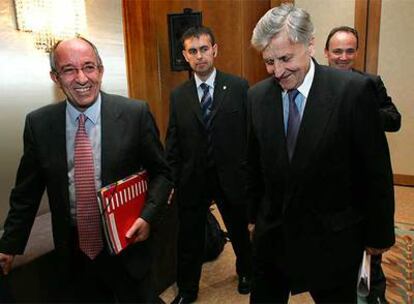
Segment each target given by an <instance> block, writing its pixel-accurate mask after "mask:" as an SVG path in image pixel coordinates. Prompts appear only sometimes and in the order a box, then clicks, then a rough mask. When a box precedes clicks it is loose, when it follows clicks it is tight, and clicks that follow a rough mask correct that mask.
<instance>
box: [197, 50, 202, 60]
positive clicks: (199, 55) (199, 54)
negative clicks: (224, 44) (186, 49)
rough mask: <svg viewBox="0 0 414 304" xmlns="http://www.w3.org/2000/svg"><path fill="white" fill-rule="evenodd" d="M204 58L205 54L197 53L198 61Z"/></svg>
mask: <svg viewBox="0 0 414 304" xmlns="http://www.w3.org/2000/svg"><path fill="white" fill-rule="evenodd" d="M202 57H203V54H202V53H201V51H198V52H197V53H196V58H197V59H201V58H202Z"/></svg>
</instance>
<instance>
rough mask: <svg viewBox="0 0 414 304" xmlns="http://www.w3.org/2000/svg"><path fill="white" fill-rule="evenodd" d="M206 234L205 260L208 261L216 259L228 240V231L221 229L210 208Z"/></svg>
mask: <svg viewBox="0 0 414 304" xmlns="http://www.w3.org/2000/svg"><path fill="white" fill-rule="evenodd" d="M205 234H206V239H205V244H204V257H203V261H204V262H208V261H212V260H215V259H216V258H217V257H218V256H219V255H220V253H221V252H222V251H223V249H224V245H225V244H226V242H227V233H226V232H224V231H223V230H222V229H221V227H220V224H219V222H218V221H217V219H216V217H215V216H214V215H213V214H212V213H211V211H210V210H209V211H208V212H207V221H206V232H205Z"/></svg>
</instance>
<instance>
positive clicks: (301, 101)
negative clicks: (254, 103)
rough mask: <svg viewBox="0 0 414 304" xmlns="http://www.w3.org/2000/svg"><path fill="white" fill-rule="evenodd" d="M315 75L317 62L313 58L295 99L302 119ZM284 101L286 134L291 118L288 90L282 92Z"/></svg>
mask: <svg viewBox="0 0 414 304" xmlns="http://www.w3.org/2000/svg"><path fill="white" fill-rule="evenodd" d="M314 76H315V64H314V63H313V61H312V60H310V65H309V71H308V72H307V73H306V75H305V78H304V79H303V82H302V84H301V85H300V86H299V87H298V88H297V90H298V91H299V94H298V96H297V97H296V99H295V103H296V106H297V107H298V111H299V114H300V119H301V121H302V117H303V112H304V111H305V106H306V101H307V99H308V95H309V91H310V89H311V86H312V82H313V77H314ZM282 102H283V123H284V126H285V135H286V134H287V124H288V120H289V96H288V93H287V91H283V92H282Z"/></svg>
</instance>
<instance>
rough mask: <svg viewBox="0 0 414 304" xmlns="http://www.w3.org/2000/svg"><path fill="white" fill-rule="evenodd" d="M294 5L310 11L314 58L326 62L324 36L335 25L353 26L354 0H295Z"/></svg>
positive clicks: (322, 62)
mask: <svg viewBox="0 0 414 304" xmlns="http://www.w3.org/2000/svg"><path fill="white" fill-rule="evenodd" d="M295 6H297V7H300V8H303V9H304V10H306V11H307V12H309V13H310V15H311V20H312V22H313V25H314V27H315V39H316V42H315V43H316V48H315V51H316V52H315V58H316V60H317V61H318V62H319V63H320V64H327V61H326V58H325V56H324V54H323V49H324V47H325V40H326V37H327V36H328V33H329V32H330V30H331V29H332V28H334V27H336V26H340V25H348V26H352V27H353V26H354V15H355V13H354V12H355V0H295Z"/></svg>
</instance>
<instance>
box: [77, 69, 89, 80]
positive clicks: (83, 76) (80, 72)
mask: <svg viewBox="0 0 414 304" xmlns="http://www.w3.org/2000/svg"><path fill="white" fill-rule="evenodd" d="M76 81H77V82H81V83H83V82H86V81H88V77H87V76H86V74H85V72H84V71H83V70H82V69H78V70H77V71H76Z"/></svg>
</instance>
